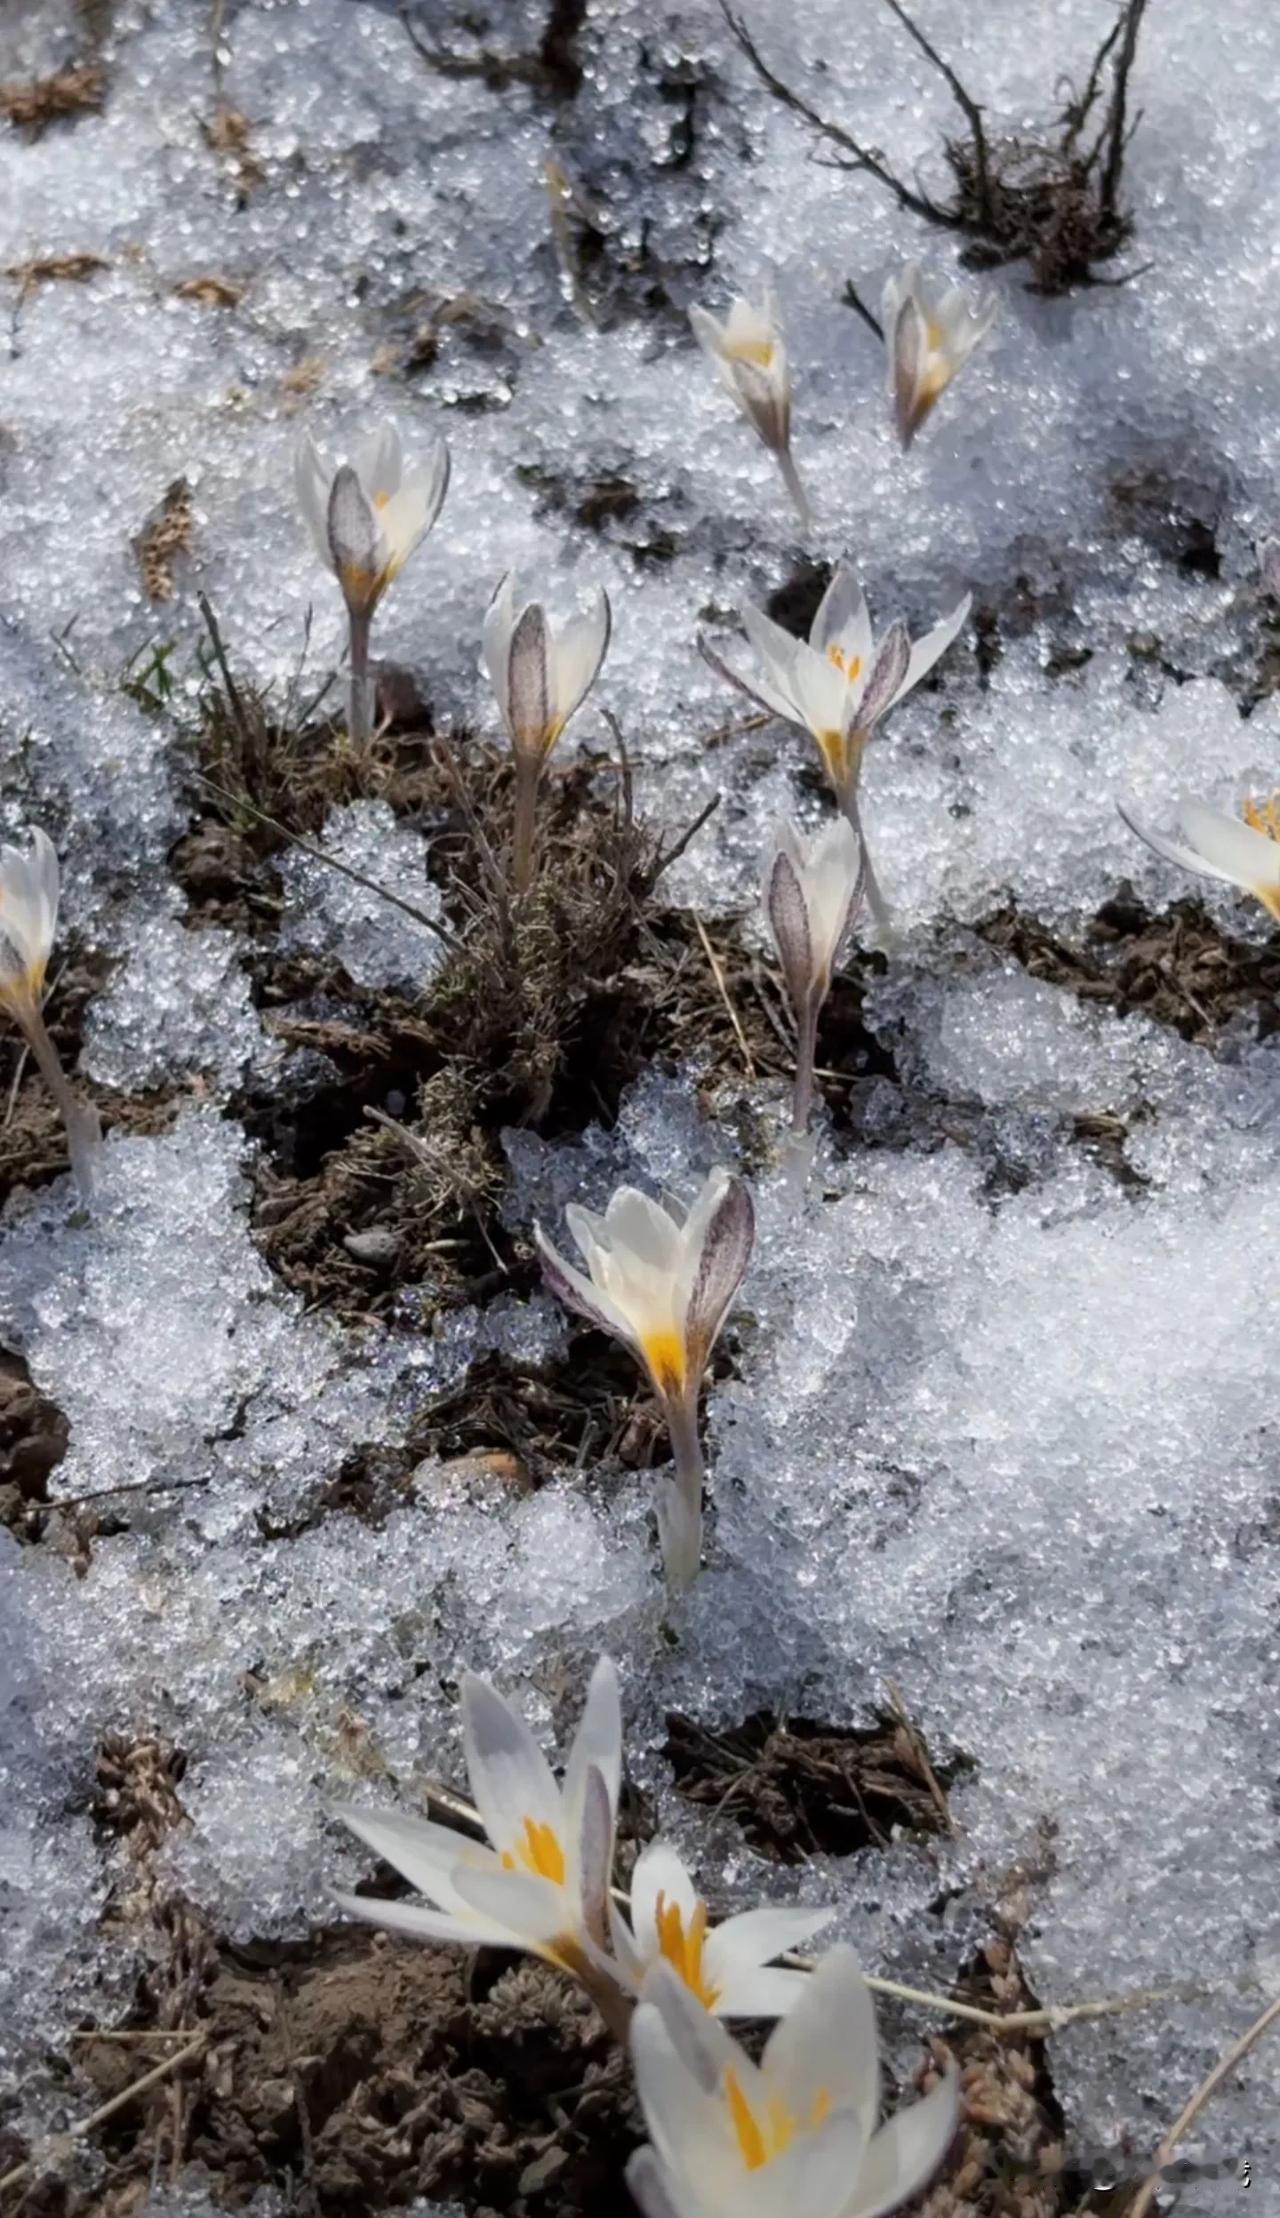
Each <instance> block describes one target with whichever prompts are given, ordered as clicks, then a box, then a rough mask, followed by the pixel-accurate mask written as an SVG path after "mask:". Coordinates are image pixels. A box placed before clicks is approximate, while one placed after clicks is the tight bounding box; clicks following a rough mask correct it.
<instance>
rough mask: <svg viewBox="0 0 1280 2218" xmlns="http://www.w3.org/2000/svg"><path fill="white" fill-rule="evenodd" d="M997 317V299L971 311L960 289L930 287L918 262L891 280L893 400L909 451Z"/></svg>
mask: <svg viewBox="0 0 1280 2218" xmlns="http://www.w3.org/2000/svg"><path fill="white" fill-rule="evenodd" d="M995 313H996V303H995V300H994V299H989V300H984V301H981V302H980V303H979V304H978V306H977V307H976V308H971V307H970V306H969V303H968V301H967V300H966V299H965V296H964V294H963V293H962V292H961V291H960V288H959V287H958V286H957V285H943V286H933V285H930V284H928V283H927V281H926V280H925V279H924V278H922V277H921V275H920V272H919V270H918V269H917V268H916V265H915V263H914V262H908V263H907V265H906V267H905V269H903V270H902V271H901V272H900V273H899V275H898V276H896V277H891V278H890V279H889V281H888V283H887V285H886V286H885V289H884V304H883V320H884V337H885V345H886V347H887V349H888V354H889V396H890V399H891V400H892V402H893V412H894V418H895V421H896V423H897V427H898V437H899V439H900V440H901V441H902V444H903V446H904V447H909V446H910V445H911V442H912V440H913V439H914V438H915V435H916V433H917V431H918V430H919V429H920V426H921V424H922V423H923V422H924V420H925V417H926V416H927V415H928V414H929V412H930V410H931V409H932V408H933V407H934V405H935V403H936V402H937V401H938V400H939V399H940V398H941V396H942V394H943V393H945V392H946V389H947V387H948V385H949V384H950V383H951V380H952V378H953V377H954V376H955V374H956V371H957V370H961V369H963V368H964V365H965V363H966V362H967V361H968V359H969V356H970V355H971V354H972V353H973V350H974V348H975V347H976V346H978V345H979V344H980V343H981V341H982V340H983V339H985V338H986V335H987V333H988V331H990V329H991V326H992V323H993V322H994V321H995Z"/></svg>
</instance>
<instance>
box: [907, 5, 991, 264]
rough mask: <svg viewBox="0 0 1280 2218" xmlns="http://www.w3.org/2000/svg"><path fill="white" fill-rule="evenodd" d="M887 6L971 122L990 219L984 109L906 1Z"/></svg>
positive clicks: (984, 210)
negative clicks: (946, 85)
mask: <svg viewBox="0 0 1280 2218" xmlns="http://www.w3.org/2000/svg"><path fill="white" fill-rule="evenodd" d="M885 6H886V7H887V8H890V9H891V10H892V12H893V14H894V15H896V17H897V19H898V21H899V23H900V24H901V25H902V28H903V30H904V31H906V32H907V33H908V34H909V35H910V37H912V38H913V39H914V40H915V42H916V45H917V46H918V47H919V49H920V51H921V53H922V54H925V55H927V57H928V59H929V60H930V61H931V62H932V63H933V66H934V68H935V69H936V70H937V71H938V72H939V74H940V75H941V76H942V77H944V78H945V79H946V81H947V83H948V85H949V86H950V87H951V91H952V93H953V95H954V97H955V100H956V103H957V105H958V106H959V108H960V109H961V111H962V113H963V115H964V116H965V118H966V120H967V122H968V125H969V129H970V131H971V132H972V134H973V166H974V172H975V175H976V178H977V186H978V207H979V211H980V213H981V216H982V219H983V221H984V222H987V221H989V220H990V215H991V174H990V169H989V166H988V161H987V134H986V131H985V129H984V127H983V122H982V110H981V108H980V107H979V106H978V103H977V101H976V100H975V99H974V98H973V95H972V93H970V92H969V91H968V90H967V88H966V87H965V86H964V85H963V84H962V83H961V81H960V79H959V77H958V76H957V75H956V72H955V70H954V69H953V68H952V67H951V64H950V62H948V61H944V60H943V57H942V55H941V54H940V53H939V52H938V49H937V47H936V46H933V45H931V43H930V41H929V40H928V39H927V38H926V37H925V35H924V32H923V31H922V30H921V29H920V26H919V24H918V23H915V22H913V21H912V19H911V17H910V16H909V15H908V14H907V11H906V9H905V8H904V7H903V5H902V0H885Z"/></svg>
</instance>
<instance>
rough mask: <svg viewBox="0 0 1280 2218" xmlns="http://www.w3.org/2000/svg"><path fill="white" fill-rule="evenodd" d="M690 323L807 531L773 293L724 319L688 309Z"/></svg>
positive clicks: (744, 303)
mask: <svg viewBox="0 0 1280 2218" xmlns="http://www.w3.org/2000/svg"><path fill="white" fill-rule="evenodd" d="M689 322H690V323H691V325H692V326H693V334H694V337H695V338H696V339H697V341H698V344H699V345H700V346H701V347H702V349H703V351H704V353H706V354H707V355H708V356H709V357H710V359H711V361H712V362H713V363H714V364H715V368H716V375H717V376H718V377H719V379H720V382H721V384H722V385H723V386H724V387H725V389H726V391H727V392H729V393H731V394H732V395H733V398H734V400H735V401H736V402H737V404H738V407H739V408H740V409H741V410H742V413H743V415H744V416H745V417H746V418H747V421H748V423H750V424H752V425H753V426H754V428H755V431H756V433H757V435H758V436H759V438H760V439H761V440H762V441H763V443H764V445H765V446H766V447H767V448H768V449H769V452H770V454H772V455H775V456H776V457H777V461H778V466H779V468H780V470H781V472H782V477H783V482H784V484H785V485H786V488H787V491H788V493H789V494H790V495H791V499H792V501H793V503H794V504H795V510H796V514H797V516H798V517H799V519H800V523H801V525H802V526H803V528H804V529H805V530H806V531H807V530H808V528H809V525H810V523H811V522H812V516H811V513H810V509H809V502H808V497H807V495H806V493H805V490H804V487H803V486H802V485H801V483H800V478H799V475H798V473H797V470H796V466H795V463H794V462H793V461H792V459H791V366H790V364H789V362H788V360H787V349H786V344H785V342H784V340H783V336H782V326H781V324H780V322H779V320H778V303H777V300H776V298H775V296H774V295H773V293H771V292H769V293H766V294H765V296H764V302H763V305H762V306H760V307H756V306H755V304H754V303H753V302H752V301H749V300H735V301H734V302H733V304H732V306H731V307H730V310H729V313H728V315H727V316H726V318H725V320H724V322H723V323H719V322H717V320H716V318H715V317H714V316H712V315H709V314H708V313H707V310H706V309H705V308H698V307H693V308H691V309H690V310H689Z"/></svg>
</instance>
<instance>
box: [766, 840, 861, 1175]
mask: <svg viewBox="0 0 1280 2218" xmlns="http://www.w3.org/2000/svg"><path fill="white" fill-rule="evenodd" d="M862 885H863V873H862V853H861V845H860V842H859V839H858V835H857V833H856V832H855V831H854V829H853V826H852V825H851V824H850V822H849V820H848V818H847V817H843V816H839V817H836V818H835V820H834V822H832V823H830V824H827V825H825V826H824V827H823V829H822V830H821V831H820V832H817V833H815V835H814V837H813V838H812V839H810V840H805V839H803V838H802V836H801V834H800V833H799V832H798V831H797V829H796V827H795V825H794V824H792V823H790V822H789V821H784V822H783V823H782V824H780V825H779V827H778V837H777V844H776V846H775V848H774V851H773V855H772V858H771V860H770V864H769V869H768V874H767V876H766V879H765V913H766V915H767V916H768V919H769V929H770V931H771V932H772V934H773V940H774V945H775V947H776V948H777V950H778V960H779V962H780V963H781V965H782V975H783V977H784V978H785V979H786V982H787V994H788V997H789V999H790V1002H791V1007H792V1010H793V1012H794V1014H795V1020H796V1040H797V1046H796V1082H795V1094H794V1102H793V1108H792V1117H791V1125H792V1130H793V1131H794V1132H796V1133H802V1132H804V1131H806V1130H807V1129H808V1124H809V1117H810V1114H811V1111H812V1107H813V1081H814V1062H815V1053H816V1046H817V1031H818V1018H819V1016H820V1014H821V1011H822V1005H823V1003H824V1001H825V1000H826V998H827V995H828V994H829V993H830V991H831V976H832V971H833V969H834V967H835V961H836V957H837V955H838V954H839V951H840V945H841V942H842V941H843V939H844V936H845V934H846V932H847V931H848V929H849V926H850V924H851V922H852V920H853V915H854V911H855V910H856V908H857V906H858V902H859V901H860V899H861V897H862Z"/></svg>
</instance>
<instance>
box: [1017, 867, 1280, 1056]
mask: <svg viewBox="0 0 1280 2218" xmlns="http://www.w3.org/2000/svg"><path fill="white" fill-rule="evenodd" d="M978 930H979V931H980V932H981V934H982V936H983V938H984V939H986V940H988V941H989V942H990V943H991V945H992V946H993V947H997V948H999V949H1000V950H1001V952H1002V953H1004V954H1009V955H1012V956H1013V957H1014V958H1015V959H1016V960H1017V961H1018V962H1019V963H1021V964H1022V966H1023V968H1024V969H1025V970H1027V971H1028V972H1029V973H1030V974H1031V976H1032V977H1033V978H1045V979H1048V980H1049V982H1050V984H1052V985H1055V986H1062V987H1065V989H1066V990H1067V992H1068V993H1074V994H1077V995H1078V996H1079V997H1080V999H1081V1000H1082V1001H1098V1002H1101V1003H1103V1004H1104V1005H1105V1006H1106V1007H1107V1008H1110V1009H1114V1010H1115V1011H1116V1012H1117V1014H1118V1015H1120V1016H1130V1015H1132V1014H1133V1013H1134V1011H1141V1013H1142V1014H1143V1015H1144V1016H1147V1017H1150V1018H1152V1019H1153V1021H1154V1022H1155V1023H1157V1024H1166V1025H1168V1026H1169V1027H1170V1029H1171V1030H1172V1031H1175V1032H1179V1033H1181V1035H1182V1037H1183V1039H1184V1040H1194V1041H1196V1042H1198V1043H1199V1044H1200V1045H1202V1046H1211V1045H1212V1044H1213V1042H1214V1040H1215V1039H1216V1038H1217V1036H1218V1034H1219V1033H1220V1032H1221V1031H1222V1029H1223V1028H1224V1026H1226V1025H1227V1024H1229V1023H1230V1022H1231V1021H1232V1019H1233V1018H1236V1017H1238V1016H1240V1015H1242V1014H1243V1015H1246V1016H1249V1017H1253V1016H1254V1014H1255V1011H1256V1022H1257V1036H1258V1038H1259V1039H1265V1038H1267V1037H1268V1036H1269V1034H1270V1033H1272V1032H1274V1031H1275V1029H1276V1027H1277V1025H1278V1024H1280V933H1273V934H1272V935H1271V937H1270V939H1268V940H1266V941H1264V942H1263V943H1262V944H1261V945H1260V946H1258V945H1251V944H1250V943H1249V942H1247V941H1244V940H1237V939H1234V938H1232V937H1231V935H1230V934H1229V933H1226V932H1223V931H1221V930H1220V929H1219V927H1218V926H1217V925H1216V924H1214V923H1213V921H1212V919H1211V918H1210V917H1209V916H1208V915H1207V913H1206V911H1205V909H1204V908H1203V906H1202V904H1201V903H1200V902H1199V901H1196V900H1194V899H1192V900H1186V901H1177V902H1175V903H1174V904H1173V906H1172V907H1171V908H1169V909H1166V910H1163V911H1161V912H1159V913H1156V912H1154V911H1152V910H1150V909H1147V908H1145V907H1144V906H1143V904H1142V902H1140V901H1139V900H1138V899H1137V897H1136V896H1135V895H1134V894H1133V893H1132V891H1131V890H1130V889H1129V888H1128V887H1127V886H1126V887H1122V888H1121V890H1120V892H1119V893H1117V894H1116V895H1115V896H1114V897H1113V898H1112V899H1111V900H1109V901H1106V902H1104V903H1103V905H1102V907H1101V908H1100V909H1099V910H1098V912H1097V915H1096V916H1095V917H1094V919H1093V921H1092V923H1091V925H1090V927H1089V930H1088V933H1087V935H1086V938H1085V940H1084V942H1083V944H1080V945H1076V944H1071V943H1068V942H1067V941H1066V940H1064V939H1062V938H1060V937H1059V936H1058V935H1057V934H1055V933H1053V932H1051V931H1050V930H1049V929H1048V927H1047V926H1046V925H1043V924H1041V923H1039V922H1038V921H1037V919H1036V918H1034V917H1028V916H1025V915H1024V914H1023V913H1022V912H1021V911H1020V910H1019V909H1017V908H1016V907H1015V906H1014V905H1013V904H1012V903H1010V904H1009V905H1008V906H1007V907H1006V908H1004V909H1000V910H997V911H996V912H995V913H994V914H993V915H991V916H989V917H987V918H986V919H985V920H984V921H983V922H982V923H981V924H980V925H979V927H978Z"/></svg>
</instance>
